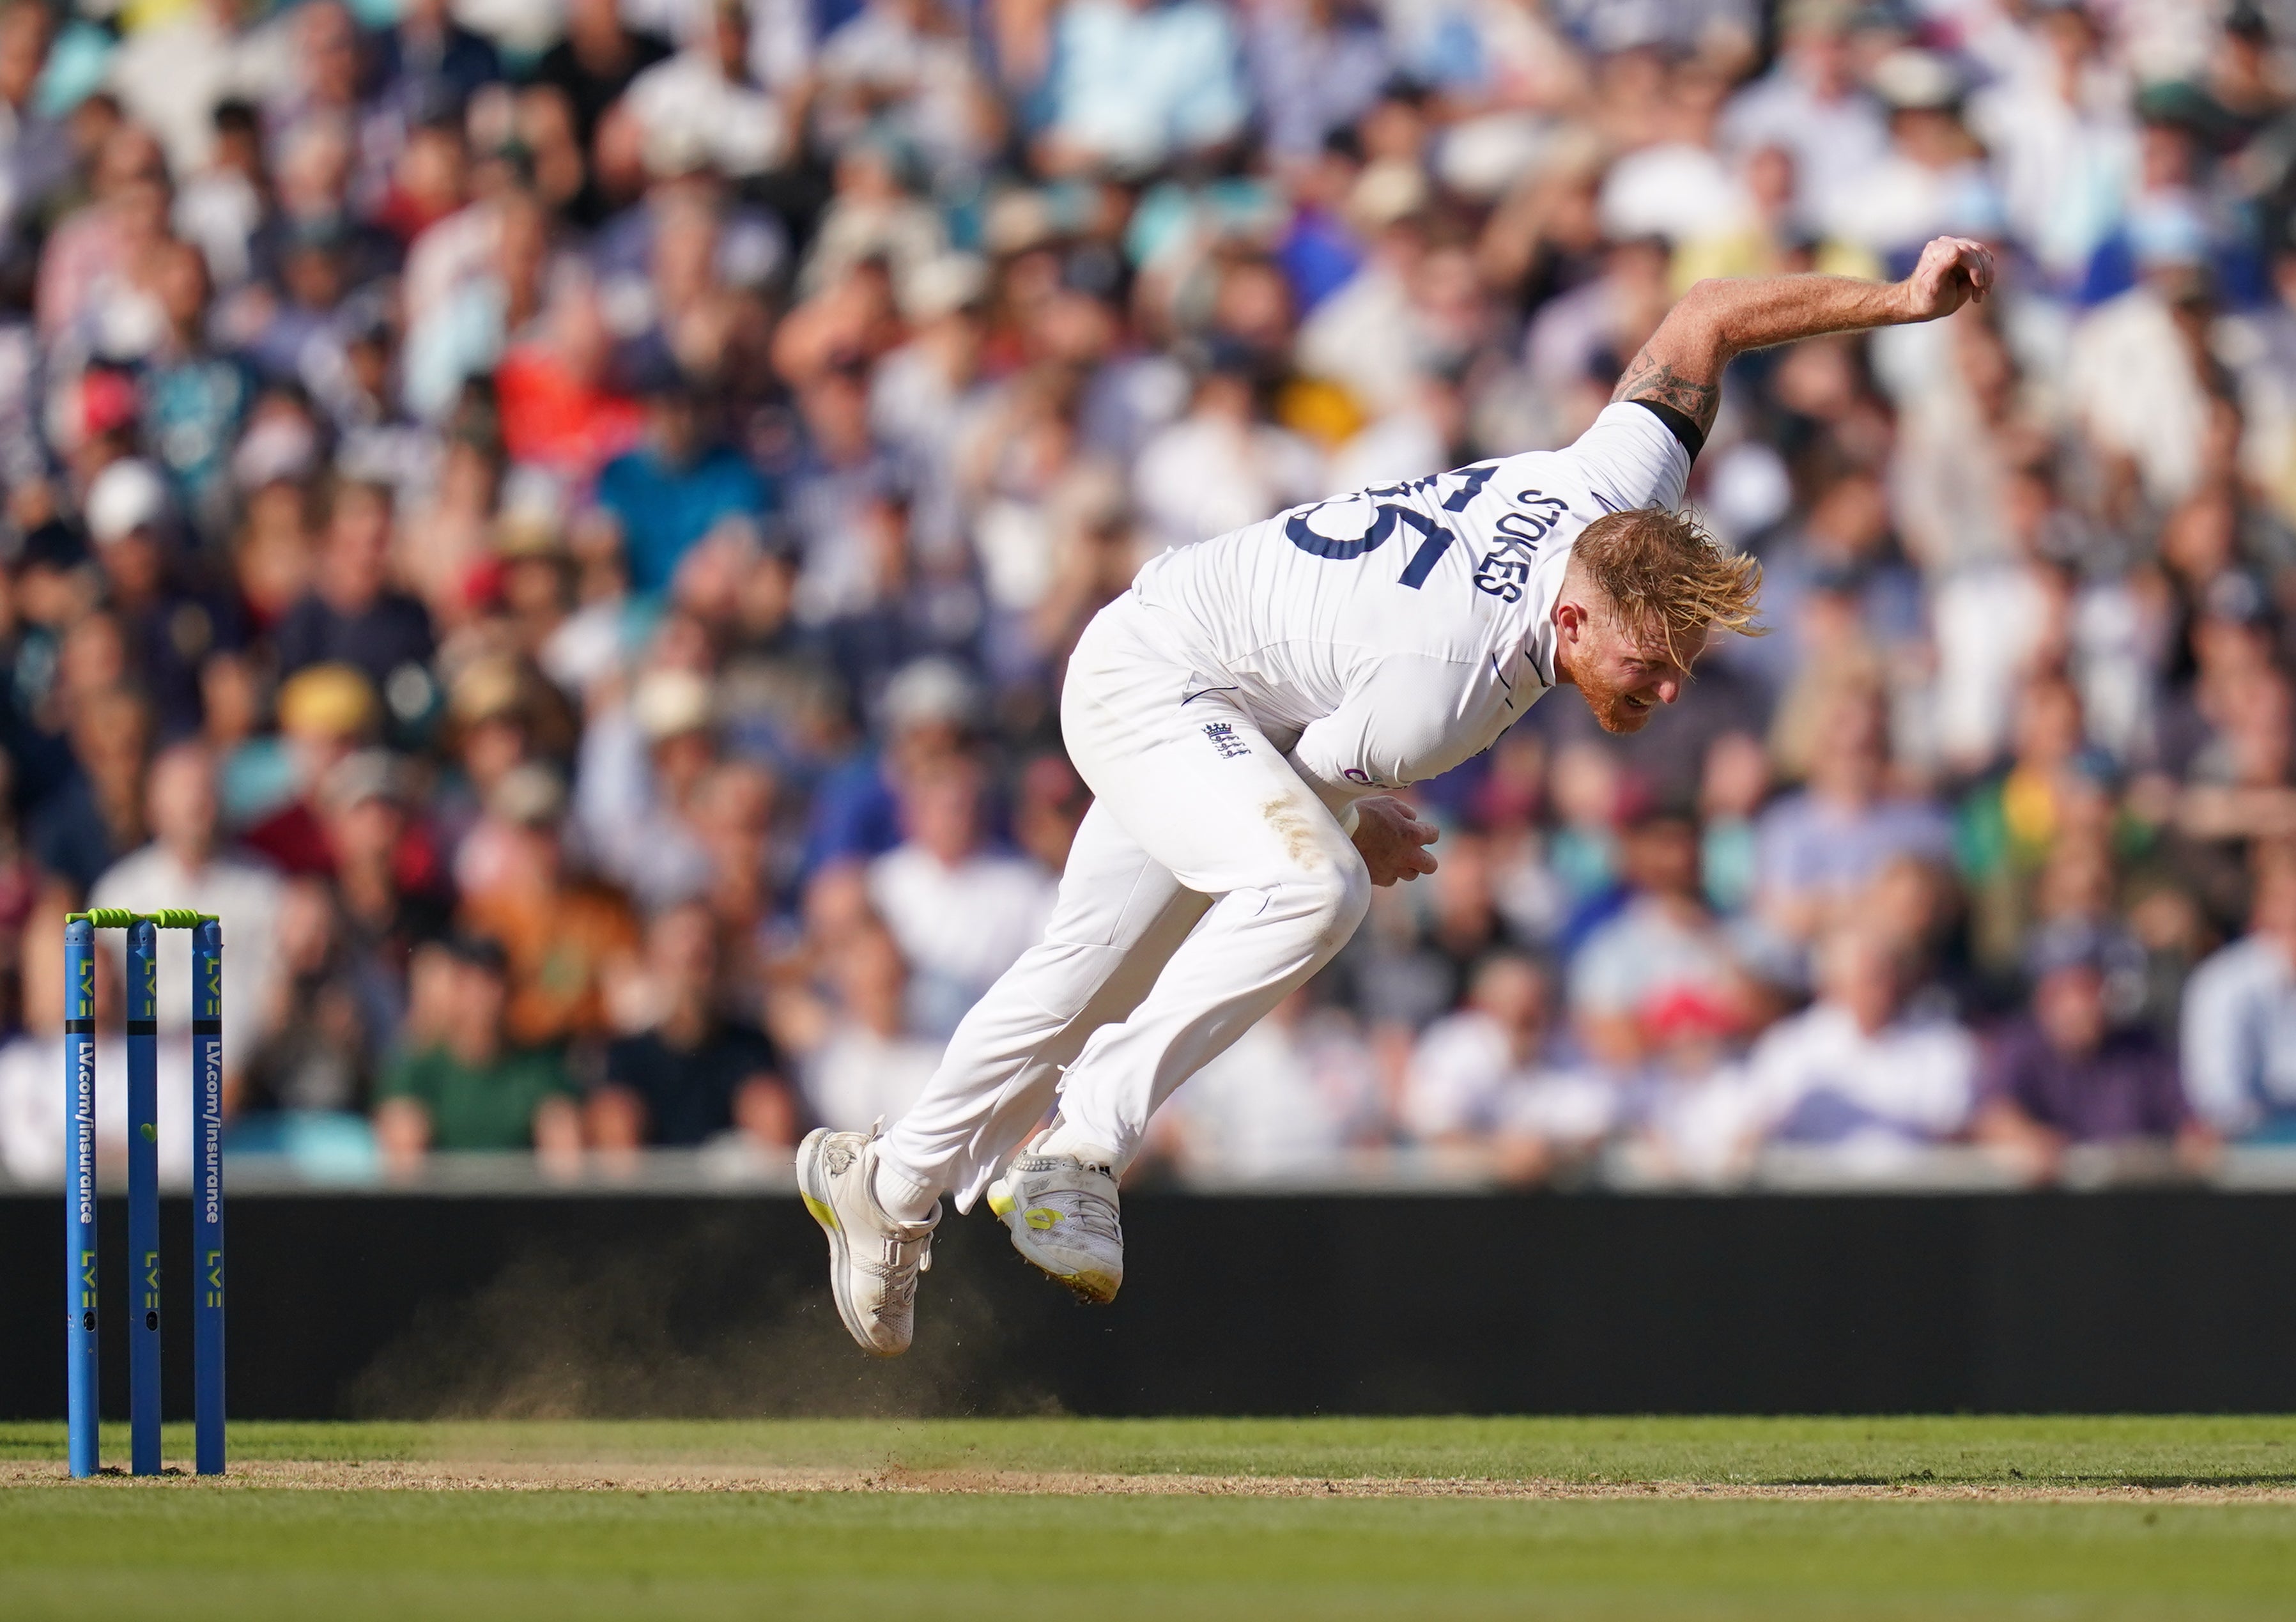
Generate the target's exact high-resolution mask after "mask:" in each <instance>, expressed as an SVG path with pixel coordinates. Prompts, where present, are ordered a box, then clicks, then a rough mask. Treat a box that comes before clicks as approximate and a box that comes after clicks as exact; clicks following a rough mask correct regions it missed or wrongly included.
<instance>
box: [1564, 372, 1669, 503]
mask: <svg viewBox="0 0 2296 1622" xmlns="http://www.w3.org/2000/svg"><path fill="white" fill-rule="evenodd" d="M1565 455H1569V456H1570V458H1571V460H1572V461H1574V462H1576V463H1578V464H1579V476H1580V477H1581V478H1583V479H1586V481H1587V489H1588V490H1589V491H1591V492H1592V493H1593V495H1594V496H1595V500H1596V501H1598V502H1600V503H1602V504H1603V505H1604V506H1606V507H1609V508H1610V509H1611V511H1612V512H1630V511H1632V510H1633V509H1635V508H1637V507H1668V508H1672V507H1678V506H1680V505H1681V504H1682V497H1683V494H1684V492H1685V490H1687V489H1688V488H1689V486H1690V452H1689V451H1688V450H1687V449H1686V448H1685V446H1684V445H1683V443H1682V441H1680V440H1679V439H1677V438H1675V437H1674V430H1672V429H1670V428H1669V427H1668V426H1667V425H1666V423H1665V422H1664V421H1663V420H1662V419H1661V417H1660V416H1659V414H1657V413H1656V412H1654V411H1651V410H1648V409H1646V408H1645V407H1644V406H1640V405H1637V404H1636V403H1635V402H1634V401H1632V400H1621V401H1620V402H1619V403H1618V404H1616V405H1613V406H1604V407H1603V414H1602V415H1601V416H1599V417H1596V418H1595V422H1594V426H1593V427H1591V428H1589V429H1588V430H1587V431H1586V432H1585V433H1583V434H1581V435H1579V439H1578V442H1577V443H1576V444H1574V445H1573V446H1571V447H1570V450H1569V451H1568V452H1566V453H1565Z"/></svg>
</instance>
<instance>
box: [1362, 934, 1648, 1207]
mask: <svg viewBox="0 0 2296 1622" xmlns="http://www.w3.org/2000/svg"><path fill="white" fill-rule="evenodd" d="M1551 1019H1552V1015H1551V1012H1550V993H1549V990H1548V983H1547V977H1546V973H1545V972H1544V971H1541V970H1540V969H1539V968H1538V965H1536V964H1535V963H1531V961H1530V960H1529V959H1528V958H1525V957H1519V956H1516V955H1514V954H1512V953H1504V952H1503V953H1497V954H1493V955H1492V956H1491V957H1490V958H1488V960H1486V961H1485V962H1484V963H1483V965H1482V966H1481V968H1480V969H1479V970H1478V971H1476V973H1475V977H1474V979H1473V980H1472V982H1471V983H1470V985H1469V987H1468V991H1467V1004H1466V1006H1465V1007H1464V1008H1462V1009H1461V1010H1460V1011H1459V1012H1456V1013H1452V1014H1447V1015H1446V1016H1445V1017H1444V1018H1442V1019H1440V1020H1437V1021H1435V1023H1434V1024H1432V1025H1431V1026H1429V1027H1428V1028H1427V1031H1426V1034H1425V1035H1423V1036H1421V1037H1420V1038H1419V1042H1418V1045H1417V1046H1416V1047H1415V1049H1414V1050H1413V1052H1412V1054H1411V1064H1410V1069H1409V1071H1408V1072H1407V1074H1406V1079H1405V1084H1404V1090H1403V1105H1402V1109H1401V1111H1400V1114H1401V1117H1402V1121H1403V1125H1404V1127H1405V1128H1406V1130H1407V1131H1408V1132H1410V1134H1411V1135H1413V1136H1414V1137H1416V1138H1418V1139H1420V1140H1421V1141H1422V1142H1423V1143H1432V1144H1435V1145H1438V1146H1446V1145H1448V1146H1455V1147H1456V1146H1463V1145H1469V1144H1477V1143H1488V1144H1489V1145H1490V1146H1491V1147H1492V1149H1493V1151H1494V1154H1495V1157H1496V1159H1495V1165H1496V1167H1497V1171H1498V1173H1499V1175H1500V1176H1501V1177H1502V1178H1504V1179H1505V1180H1506V1181H1508V1182H1513V1183H1534V1182H1537V1181H1538V1180H1539V1179H1540V1178H1542V1177H1544V1176H1546V1175H1547V1174H1548V1173H1549V1172H1551V1171H1552V1170H1553V1169H1554V1167H1555V1165H1556V1164H1557V1161H1558V1159H1560V1158H1561V1157H1562V1154H1563V1153H1566V1152H1568V1151H1570V1150H1572V1149H1583V1148H1584V1147H1585V1146H1586V1145H1587V1144H1588V1143H1593V1142H1595V1141H1596V1140H1598V1139H1600V1138H1601V1137H1602V1135H1603V1134H1604V1133H1605V1132H1607V1131H1608V1130H1609V1129H1610V1126H1611V1119H1612V1102H1613V1101H1612V1098H1611V1088H1610V1086H1609V1085H1608V1084H1607V1082H1606V1081H1605V1080H1604V1079H1603V1077H1600V1076H1599V1075H1595V1074H1592V1073H1590V1072H1587V1071H1583V1070H1573V1069H1570V1068H1569V1067H1567V1066H1564V1065H1561V1064H1558V1063H1557V1062H1556V1061H1557V1059H1558V1057H1559V1055H1558V1054H1557V1053H1556V1050H1555V1045H1554V1040H1553V1037H1552V1036H1551V1034H1550V1022H1551Z"/></svg>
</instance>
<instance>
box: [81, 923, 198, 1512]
mask: <svg viewBox="0 0 2296 1622" xmlns="http://www.w3.org/2000/svg"><path fill="white" fill-rule="evenodd" d="M100 929H121V930H127V1275H128V1276H127V1346H128V1358H127V1375H128V1380H127V1413H128V1456H129V1468H130V1469H131V1470H133V1471H134V1473H135V1474H136V1475H139V1476H155V1475H158V1474H159V1473H160V1120H159V1098H160V1004H159V999H160V993H159V979H160V972H159V971H160V964H159V955H160V952H159V943H160V936H159V931H160V930H190V931H191V932H192V985H191V993H192V1094H193V1117H194V1118H193V1191H192V1192H193V1209H192V1280H193V1293H192V1300H193V1310H192V1351H193V1359H192V1361H193V1386H194V1400H193V1417H194V1423H195V1428H196V1432H197V1442H196V1447H195V1452H196V1465H197V1468H198V1470H199V1473H200V1474H201V1475H203V1476H206V1475H220V1474H221V1473H222V1472H223V1468H224V1389H223V1352H224V1257H223V928H222V925H221V924H219V923H218V922H217V921H216V920H215V919H213V918H211V917H208V916H206V915H204V914H201V913H193V912H189V911H184V910H182V909H176V908H170V909H167V910H164V911H161V912H158V913H130V912H126V911H123V910H121V909H119V908H99V909H96V910H94V911H91V912H86V913H73V914H71V915H70V917H69V918H68V919H67V920H66V921H65V922H64V987H65V989H64V1093H65V1112H64V1118H65V1149H66V1158H67V1166H68V1172H67V1182H66V1185H65V1189H64V1289H65V1295H64V1308H65V1324H64V1357H65V1388H66V1393H67V1403H68V1408H69V1418H70V1433H71V1441H70V1453H71V1473H72V1474H73V1475H75V1476H92V1475H94V1473H95V1472H96V1470H97V1468H98V1466H99V1464H100V1462H101V1459H100V1453H99V1448H98V1445H97V1430H96V1426H97V1420H98V1410H99V1392H100V1387H99V1384H98V1381H97V1378H96V1375H97V1364H96V1344H97V1341H96V1324H97V1321H98V1320H97V1316H96V1313H97V1307H96V1297H97V1281H96V1260H95V1256H96V1250H95V1200H96V1188H95V931H96V930H100Z"/></svg>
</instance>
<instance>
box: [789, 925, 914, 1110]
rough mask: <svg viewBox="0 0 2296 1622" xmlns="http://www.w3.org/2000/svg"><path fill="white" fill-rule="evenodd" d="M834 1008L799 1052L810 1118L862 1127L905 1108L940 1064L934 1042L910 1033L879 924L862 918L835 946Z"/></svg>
mask: <svg viewBox="0 0 2296 1622" xmlns="http://www.w3.org/2000/svg"><path fill="white" fill-rule="evenodd" d="M831 972H832V979H833V981H834V989H835V1002H836V1006H835V1010H834V1012H832V1014H831V1016H830V1018H829V1020H828V1022H827V1024H826V1026H825V1028H824V1029H823V1031H822V1032H821V1033H820V1036H818V1038H817V1040H816V1042H815V1043H814V1044H813V1046H812V1047H811V1049H810V1051H809V1052H808V1053H806V1054H805V1055H804V1062H803V1065H802V1068H801V1074H802V1076H803V1077H804V1082H805V1098H806V1103H807V1105H808V1107H809V1109H810V1110H811V1113H812V1115H813V1118H814V1119H815V1120H816V1121H817V1122H818V1123H820V1124H821V1125H822V1126H828V1127H831V1128H833V1129H835V1130H837V1131H840V1132H863V1131H866V1130H867V1129H868V1127H869V1123H870V1122H872V1121H874V1120H879V1119H890V1118H893V1117H894V1116H897V1115H898V1114H899V1113H900V1112H901V1111H902V1110H906V1109H907V1108H908V1107H909V1105H910V1103H911V1102H913V1101H914V1099H915V1098H916V1095H917V1094H919V1093H920V1092H922V1090H923V1088H924V1085H925V1083H926V1082H927V1081H928V1080H930V1079H931V1076H932V1073H933V1067H934V1066H935V1065H937V1064H939V1062H940V1044H939V1043H936V1042H927V1041H923V1040H922V1039H920V1038H919V1037H917V1036H913V1035H911V1034H910V1031H909V1025H908V1016H907V1001H908V999H907V995H906V993H907V985H906V981H907V978H908V976H907V971H906V970H905V969H904V967H903V966H902V963H901V951H900V948H899V947H898V946H896V945H895V944H894V942H893V938H892V936H891V935H890V934H888V933H887V932H886V930H885V928H884V926H883V925H882V924H880V923H878V922H876V921H875V920H873V919H870V920H866V921H865V922H862V923H860V924H859V925H858V926H857V928H855V929H854V930H853V931H852V932H851V933H850V934H849V936H848V937H847V938H845V940H844V941H843V942H842V944H840V946H838V947H837V948H836V950H835V954H834V958H833V962H832V966H831Z"/></svg>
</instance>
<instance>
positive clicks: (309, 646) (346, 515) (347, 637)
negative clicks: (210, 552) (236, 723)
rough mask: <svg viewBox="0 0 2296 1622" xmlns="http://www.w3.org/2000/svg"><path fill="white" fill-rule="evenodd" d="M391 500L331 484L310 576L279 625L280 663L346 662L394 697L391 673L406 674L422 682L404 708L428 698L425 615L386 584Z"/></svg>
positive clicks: (361, 486) (366, 487)
mask: <svg viewBox="0 0 2296 1622" xmlns="http://www.w3.org/2000/svg"><path fill="white" fill-rule="evenodd" d="M391 504H392V496H391V493H390V491H389V488H387V487H384V486H382V485H379V484H367V483H364V482H360V481H357V480H347V481H345V482H343V483H341V484H339V485H338V486H337V487H335V491H334V494H333V496H332V499H331V500H330V502H329V504H328V511H327V526H326V537H325V539H324V541H323V542H322V543H321V545H320V549H319V563H318V573H317V578H316V579H315V580H314V581H313V582H312V586H311V590H310V592H309V594H307V595H306V596H305V597H304V598H303V600H302V601H301V602H299V603H297V604H296V605H295V606H294V607H293V608H292V609H291V610H288V613H287V618H285V619H283V621H281V622H280V625H279V629H278V643H279V668H280V670H281V671H282V672H283V674H286V675H289V676H292V675H293V674H294V673H295V672H297V671H298V670H300V669H303V668H305V667H306V666H309V665H316V664H344V665H348V666H350V667H351V668H353V669H356V670H361V671H364V672H365V674H366V677H367V679H368V680H369V681H371V682H373V684H374V685H375V689H376V691H377V692H385V693H389V694H390V695H391V698H392V701H393V702H394V703H398V702H399V701H400V700H399V696H398V692H396V691H395V690H394V689H393V687H392V682H393V680H394V678H395V679H397V680H398V682H399V683H400V684H402V686H403V685H404V684H405V682H406V680H407V679H408V677H407V674H406V673H409V672H411V673H412V674H413V676H415V677H419V678H421V680H422V683H423V684H424V686H423V688H422V691H420V692H417V693H416V694H415V695H414V696H415V699H416V700H417V702H416V703H415V704H414V705H412V706H408V708H410V709H420V708H421V707H422V703H423V702H425V701H427V700H428V698H429V696H430V692H429V682H430V677H429V675H428V668H429V664H430V651H431V642H430V616H429V615H428V614H426V613H425V612H423V609H422V603H421V602H419V601H417V600H416V599H414V598H413V597H410V596H408V595H406V594H405V593H403V592H400V591H397V590H394V589H393V588H392V587H391V586H390V574H389V570H390V527H391Z"/></svg>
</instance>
